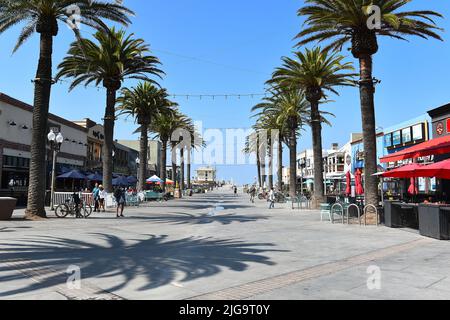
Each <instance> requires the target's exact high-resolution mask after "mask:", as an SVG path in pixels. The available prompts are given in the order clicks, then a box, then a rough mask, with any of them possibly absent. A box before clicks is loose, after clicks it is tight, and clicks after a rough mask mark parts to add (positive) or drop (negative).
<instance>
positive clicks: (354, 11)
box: [297, 0, 442, 205]
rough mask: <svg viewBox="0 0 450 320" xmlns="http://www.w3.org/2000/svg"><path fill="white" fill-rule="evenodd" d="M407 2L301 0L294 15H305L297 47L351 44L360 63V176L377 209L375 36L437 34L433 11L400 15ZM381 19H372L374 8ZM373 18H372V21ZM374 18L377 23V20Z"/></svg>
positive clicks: (368, 196)
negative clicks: (361, 133)
mask: <svg viewBox="0 0 450 320" xmlns="http://www.w3.org/2000/svg"><path fill="white" fill-rule="evenodd" d="M409 2H411V1H408V0H390V1H386V0H351V1H350V0H306V3H307V5H306V6H305V7H303V8H301V9H300V10H299V11H298V15H299V16H302V17H306V21H305V28H304V29H303V30H302V31H301V32H300V33H299V34H298V35H297V38H298V39H300V42H299V43H298V46H302V45H305V44H308V43H311V42H315V41H329V44H328V46H327V48H336V49H339V50H342V47H343V46H344V44H346V43H348V42H350V43H351V51H352V54H353V56H354V57H355V58H356V59H358V60H359V64H360V81H359V90H360V97H361V116H362V129H363V138H364V167H365V169H364V176H365V189H366V192H365V197H366V204H373V205H378V183H377V178H376V177H375V176H373V174H374V173H376V172H377V155H376V131H375V128H376V127H375V107H374V93H375V87H374V84H375V82H374V79H373V76H372V56H373V55H374V54H375V53H377V51H378V39H377V38H378V36H387V37H391V38H394V39H400V40H406V39H405V37H406V36H410V35H411V36H419V37H422V38H425V39H426V38H429V37H431V38H435V39H439V40H442V39H441V37H440V36H439V35H438V34H437V33H436V32H437V31H439V30H442V29H440V28H438V27H437V25H436V23H435V22H434V21H433V18H435V17H442V16H441V15H440V14H439V13H437V12H433V11H399V9H401V8H403V7H404V6H405V5H406V4H408V3H409ZM374 8H377V9H379V12H380V16H379V17H376V16H372V12H373V9H374ZM374 18H375V19H374ZM377 19H379V20H380V21H378V25H377V23H373V22H377V21H376V20H377Z"/></svg>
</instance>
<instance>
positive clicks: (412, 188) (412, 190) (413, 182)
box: [408, 178, 419, 195]
mask: <svg viewBox="0 0 450 320" xmlns="http://www.w3.org/2000/svg"><path fill="white" fill-rule="evenodd" d="M408 193H409V194H411V195H417V194H419V190H418V189H417V187H416V179H415V178H411V185H410V186H409V188H408Z"/></svg>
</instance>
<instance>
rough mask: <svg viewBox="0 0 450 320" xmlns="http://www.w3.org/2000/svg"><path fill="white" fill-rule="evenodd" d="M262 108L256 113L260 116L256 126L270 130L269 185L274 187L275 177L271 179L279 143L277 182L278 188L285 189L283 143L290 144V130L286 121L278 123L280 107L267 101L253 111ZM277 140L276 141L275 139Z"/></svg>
mask: <svg viewBox="0 0 450 320" xmlns="http://www.w3.org/2000/svg"><path fill="white" fill-rule="evenodd" d="M258 109H261V111H262V112H260V113H259V114H256V116H257V117H258V119H257V124H256V126H257V127H259V128H261V129H263V130H267V132H268V150H269V152H268V153H269V171H270V175H269V187H270V188H271V187H273V178H272V179H270V177H271V175H272V174H273V161H270V159H272V158H273V154H272V153H273V146H274V143H275V142H276V143H277V165H278V168H277V182H278V190H280V191H282V190H283V143H285V144H288V143H287V140H286V137H287V136H288V131H287V130H286V129H287V128H286V126H285V124H284V123H278V117H279V112H280V109H277V108H276V106H274V108H273V107H272V106H268V105H267V104H266V103H262V104H260V105H257V106H255V107H254V108H253V111H256V110H258ZM274 140H275V141H274Z"/></svg>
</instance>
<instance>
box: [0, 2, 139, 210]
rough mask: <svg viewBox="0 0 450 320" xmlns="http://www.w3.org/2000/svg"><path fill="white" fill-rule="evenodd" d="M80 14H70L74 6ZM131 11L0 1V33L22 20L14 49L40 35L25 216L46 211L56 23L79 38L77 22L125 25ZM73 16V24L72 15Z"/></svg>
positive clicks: (116, 7)
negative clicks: (48, 122) (47, 149)
mask: <svg viewBox="0 0 450 320" xmlns="http://www.w3.org/2000/svg"><path fill="white" fill-rule="evenodd" d="M75 8H76V9H77V10H78V13H79V15H75V16H74V15H72V14H73V13H74V9H75ZM131 14H133V12H132V11H131V10H129V9H127V8H125V7H123V6H121V5H119V4H117V3H107V2H105V1H94V0H45V1H43V0H14V1H11V0H0V34H1V33H3V32H5V31H6V30H8V29H10V28H11V27H13V26H16V25H18V24H20V23H25V27H24V28H23V29H22V32H21V33H20V36H19V39H18V41H17V44H16V46H15V48H14V52H15V51H17V49H19V47H20V46H21V45H22V44H23V43H25V42H26V40H28V39H29V38H30V37H31V36H32V35H33V34H34V33H35V32H37V33H39V35H40V53H39V62H38V67H37V71H36V77H35V79H34V86H35V87H34V103H33V131H32V142H31V149H30V151H31V160H30V177H29V187H28V203H27V210H26V215H27V217H29V218H33V217H36V216H39V217H46V213H45V207H44V206H45V202H44V201H45V189H46V187H45V176H46V174H45V167H46V166H45V153H46V134H47V130H48V124H47V120H48V110H49V105H50V92H51V86H52V84H53V75H52V53H53V37H55V36H57V35H58V30H59V26H58V23H61V22H62V23H68V24H69V25H71V27H72V29H73V30H74V32H75V34H76V36H77V37H79V30H78V24H79V23H82V24H85V25H89V26H92V27H95V28H99V27H100V26H103V25H104V23H103V22H102V19H108V20H111V21H114V22H119V23H121V24H124V25H127V24H128V23H129V22H130V20H129V18H128V16H129V15H131ZM74 17H75V20H77V21H75V23H74V21H73V18H74Z"/></svg>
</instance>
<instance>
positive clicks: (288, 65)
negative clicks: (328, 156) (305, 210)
mask: <svg viewBox="0 0 450 320" xmlns="http://www.w3.org/2000/svg"><path fill="white" fill-rule="evenodd" d="M295 56H296V59H291V58H288V57H284V58H283V66H282V67H281V68H278V69H276V71H275V72H274V74H273V78H272V79H271V80H270V81H269V83H272V84H276V85H278V86H282V87H287V88H294V89H300V90H304V92H305V98H306V100H308V102H309V103H310V105H311V108H310V111H311V116H310V120H311V121H310V123H311V131H312V144H313V153H314V197H313V205H314V207H315V208H318V207H319V206H320V203H323V202H324V197H325V194H324V179H323V154H322V121H321V115H320V111H319V102H320V101H321V100H322V99H323V98H326V93H327V91H330V92H332V93H334V94H338V92H337V91H336V90H335V87H336V86H353V85H354V81H353V80H352V79H353V77H354V76H355V74H352V73H348V72H346V71H352V70H354V69H353V66H352V64H351V63H343V62H342V60H343V59H344V57H343V56H341V55H338V54H336V53H330V52H328V51H327V50H322V49H321V48H320V47H317V48H314V49H312V50H309V49H306V51H305V52H304V53H303V52H297V53H295Z"/></svg>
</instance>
